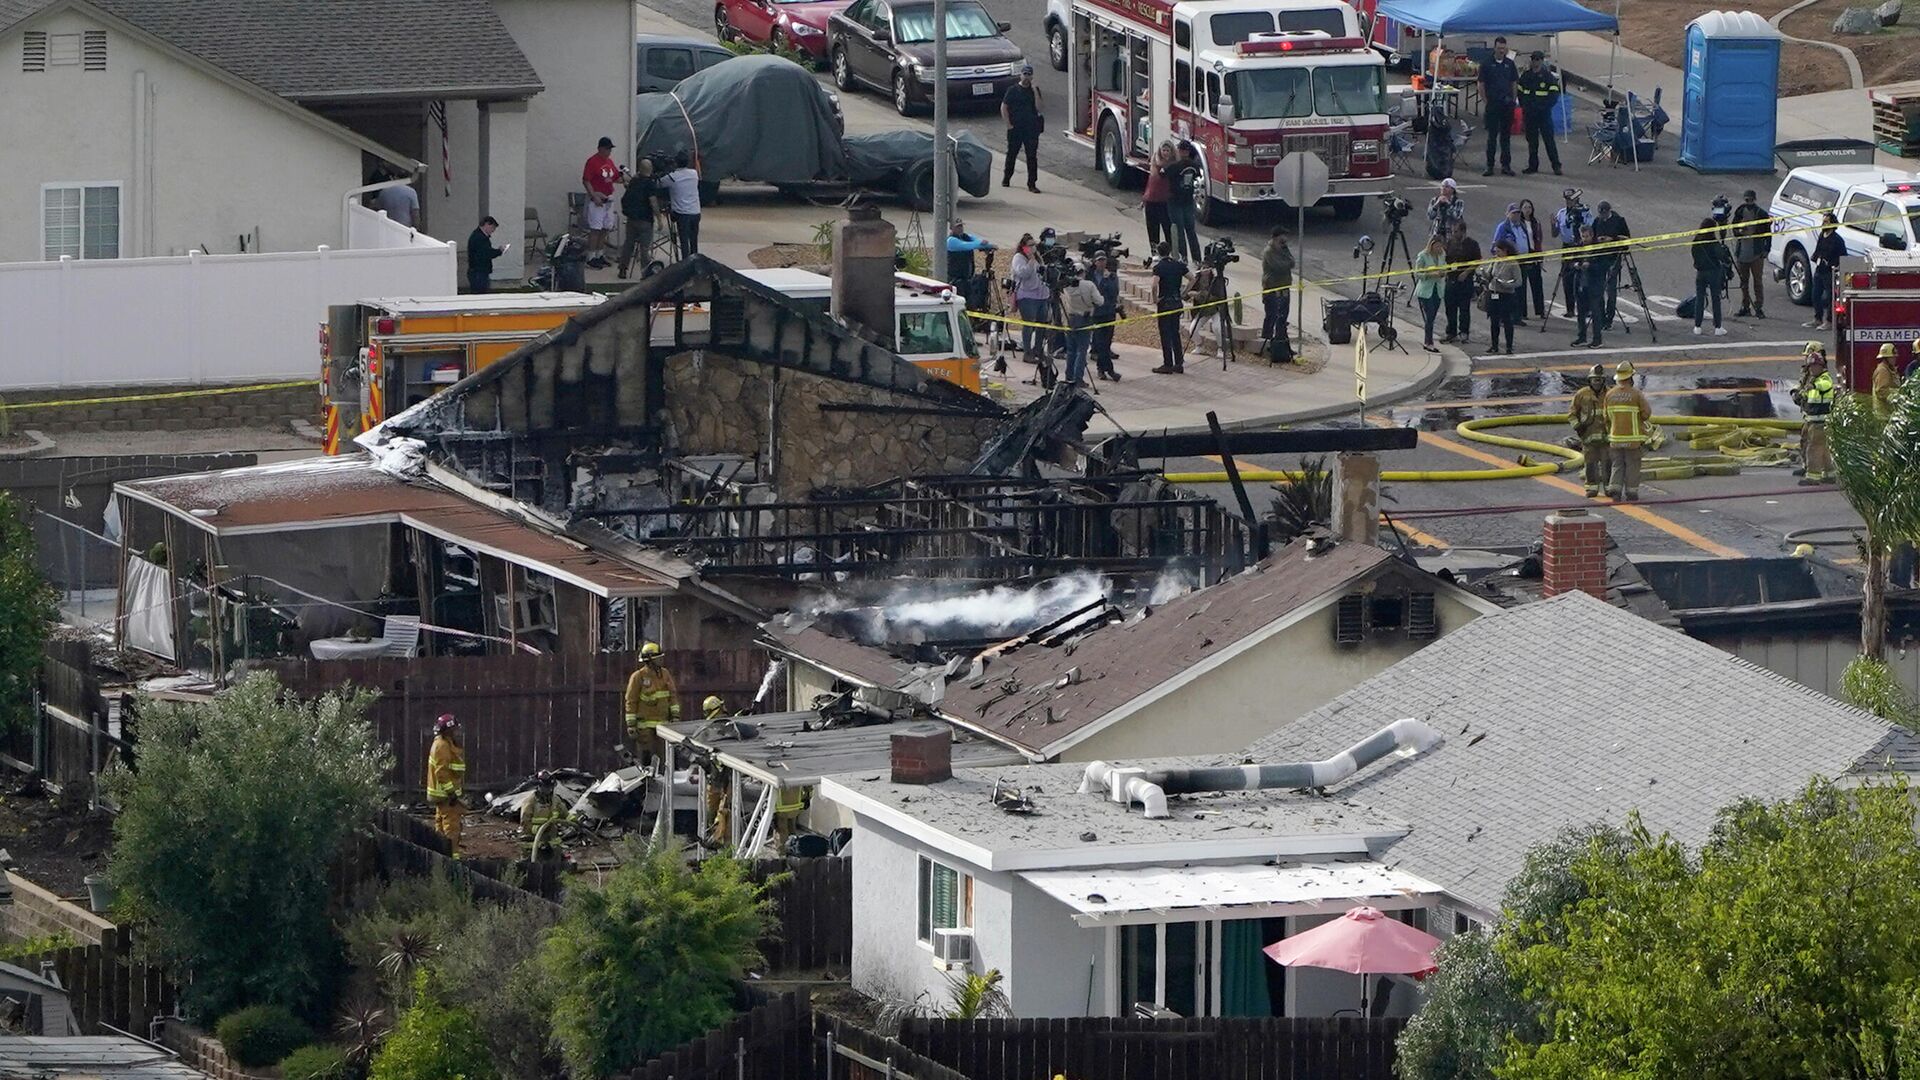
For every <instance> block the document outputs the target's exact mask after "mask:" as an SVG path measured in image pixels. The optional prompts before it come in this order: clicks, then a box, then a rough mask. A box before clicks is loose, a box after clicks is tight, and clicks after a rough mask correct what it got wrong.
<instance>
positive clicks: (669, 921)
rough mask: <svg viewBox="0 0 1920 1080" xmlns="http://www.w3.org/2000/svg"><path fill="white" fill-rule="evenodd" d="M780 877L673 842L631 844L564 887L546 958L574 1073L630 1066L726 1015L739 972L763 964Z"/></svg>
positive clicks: (561, 1038) (556, 1020) (559, 1034)
mask: <svg viewBox="0 0 1920 1080" xmlns="http://www.w3.org/2000/svg"><path fill="white" fill-rule="evenodd" d="M777 880H778V879H770V880H768V881H766V882H760V883H756V882H754V881H753V880H752V879H750V878H749V877H748V876H747V869H746V864H744V863H742V862H740V861H739V860H737V859H733V858H728V857H725V856H717V857H714V858H709V859H706V860H704V861H702V862H701V863H700V864H699V865H698V866H690V865H688V863H687V858H686V854H685V852H683V851H681V850H679V849H677V848H673V847H658V848H653V849H651V850H645V849H637V848H635V849H630V850H629V854H628V858H627V861H626V862H625V863H623V864H622V865H621V866H620V868H619V869H617V870H615V871H614V872H613V873H612V874H611V875H609V876H608V878H607V880H606V884H605V885H604V886H603V887H602V888H599V889H589V888H575V889H569V890H567V905H566V913H565V914H564V915H562V916H561V919H560V925H558V926H556V927H554V928H553V931H552V932H551V933H549V934H548V935H547V938H546V943H545V945H544V947H543V950H542V953H541V960H542V962H543V963H544V965H545V967H546V971H547V976H548V978H549V979H550V980H551V986H552V993H553V1030H554V1036H555V1038H556V1039H557V1040H558V1042H559V1043H560V1047H561V1050H562V1052H563V1053H564V1054H565V1056H566V1060H567V1065H568V1066H569V1067H570V1069H571V1071H572V1073H573V1075H574V1076H578V1077H587V1076H612V1075H615V1074H617V1073H621V1072H625V1071H627V1070H629V1069H631V1068H633V1067H634V1066H635V1065H639V1064H641V1063H642V1062H645V1061H647V1060H649V1059H651V1058H653V1057H655V1056H657V1055H658V1054H660V1053H661V1052H662V1051H665V1050H670V1049H672V1048H673V1047H675V1046H678V1045H680V1044H681V1043H683V1042H686V1041H687V1040H688V1039H692V1038H694V1037H696V1036H698V1035H700V1034H702V1033H704V1032H706V1031H708V1030H709V1029H711V1028H714V1027H716V1026H718V1025H719V1024H721V1023H723V1022H724V1021H725V1020H726V1019H727V1017H729V1016H731V1015H732V1014H733V987H732V980H734V979H737V978H739V977H740V976H741V975H742V974H744V973H745V972H746V970H747V969H748V968H750V967H752V966H753V965H755V964H758V963H760V949H759V941H760V939H761V938H763V937H765V936H766V934H767V931H768V929H769V928H770V927H771V925H772V922H773V901H771V900H769V899H768V898H767V895H766V890H767V887H768V886H769V885H772V884H774V883H775V881H777Z"/></svg>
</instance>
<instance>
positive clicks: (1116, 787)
mask: <svg viewBox="0 0 1920 1080" xmlns="http://www.w3.org/2000/svg"><path fill="white" fill-rule="evenodd" d="M1439 744H1440V732H1438V731H1437V730H1435V729H1434V728H1433V727H1431V726H1430V725H1428V724H1424V723H1422V722H1420V721H1418V720H1413V719H1404V720H1395V721H1394V722H1393V723H1391V724H1388V725H1387V726H1386V727H1383V728H1381V729H1380V730H1379V731H1376V732H1374V733H1373V734H1372V735H1369V736H1367V737H1366V738H1364V739H1362V740H1360V741H1359V742H1357V743H1355V744H1354V745H1352V746H1350V747H1348V748H1347V749H1345V750H1343V751H1341V752H1340V753H1338V754H1335V755H1334V756H1333V757H1330V758H1327V759H1325V760H1323V761H1301V762H1289V763H1287V764H1282V765H1227V766H1218V767H1212V768H1198V769H1156V770H1153V771H1147V770H1144V769H1126V768H1119V767H1116V766H1113V765H1109V764H1108V763H1106V762H1104V761H1095V762H1091V763H1089V764H1088V765H1087V772H1086V775H1085V777H1083V778H1082V780H1081V782H1080V791H1081V793H1082V794H1090V793H1093V792H1095V791H1101V790H1104V791H1105V792H1106V794H1107V797H1108V798H1110V799H1112V800H1113V801H1114V802H1118V803H1123V804H1126V805H1132V804H1133V803H1135V802H1138V803H1140V804H1141V805H1142V806H1143V807H1145V808H1146V812H1147V816H1148V817H1166V816H1167V813H1168V812H1167V796H1168V795H1187V794H1192V793H1195V792H1201V791H1257V790H1263V789H1268V788H1316V787H1328V786H1330V785H1333V784H1337V783H1339V782H1340V781H1342V780H1345V779H1346V778H1348V777H1350V776H1352V775H1353V774H1354V773H1356V772H1359V771H1360V770H1361V769H1364V768H1366V767H1367V766H1368V765H1371V764H1373V763H1374V762H1376V761H1378V760H1380V759H1381V758H1383V757H1386V756H1387V755H1388V754H1391V753H1394V752H1395V751H1398V750H1410V751H1412V752H1413V753H1416V754H1417V753H1421V752H1424V751H1427V750H1431V749H1433V748H1434V747H1435V746H1438V745H1439Z"/></svg>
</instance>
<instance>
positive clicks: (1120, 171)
mask: <svg viewBox="0 0 1920 1080" xmlns="http://www.w3.org/2000/svg"><path fill="white" fill-rule="evenodd" d="M1099 147H1100V150H1099V154H1098V157H1097V160H1096V161H1095V162H1094V164H1096V165H1098V166H1099V167H1100V171H1101V172H1102V173H1103V174H1105V175H1106V178H1107V186H1108V187H1111V188H1114V189H1116V190H1124V189H1126V188H1129V187H1132V186H1133V179H1134V176H1135V170H1134V167H1133V166H1131V165H1129V164H1127V152H1126V149H1125V148H1124V147H1123V145H1122V144H1121V142H1120V125H1119V124H1116V123H1114V122H1113V117H1112V116H1111V115H1108V116H1105V117H1102V118H1101V120H1100V142H1099Z"/></svg>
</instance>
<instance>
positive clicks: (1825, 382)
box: [1793, 349, 1834, 484]
mask: <svg viewBox="0 0 1920 1080" xmlns="http://www.w3.org/2000/svg"><path fill="white" fill-rule="evenodd" d="M1833 390H1834V384H1833V375H1832V374H1830V373H1829V372H1828V371H1827V356H1826V353H1824V352H1821V351H1819V350H1818V349H1814V350H1813V351H1811V352H1809V353H1808V354H1807V359H1806V374H1805V376H1804V377H1803V378H1801V380H1800V387H1799V389H1797V390H1795V391H1794V392H1793V400H1794V403H1795V404H1797V405H1799V406H1800V413H1801V418H1802V420H1803V421H1804V423H1803V424H1802V426H1801V429H1800V456H1801V458H1802V459H1804V461H1805V464H1806V468H1807V471H1806V475H1805V476H1802V477H1801V478H1800V482H1801V483H1802V484H1824V483H1826V482H1827V481H1829V480H1831V479H1833V451H1832V450H1831V448H1830V447H1829V445H1828V443H1827V414H1828V413H1830V412H1831V411H1832V410H1833Z"/></svg>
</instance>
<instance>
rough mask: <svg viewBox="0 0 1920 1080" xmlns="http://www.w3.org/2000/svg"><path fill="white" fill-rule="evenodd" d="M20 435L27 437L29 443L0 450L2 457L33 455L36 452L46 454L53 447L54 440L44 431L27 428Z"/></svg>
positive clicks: (0, 456)
mask: <svg viewBox="0 0 1920 1080" xmlns="http://www.w3.org/2000/svg"><path fill="white" fill-rule="evenodd" d="M20 436H21V438H24V439H26V440H27V442H28V444H29V445H27V446H16V447H14V448H12V449H10V450H0V458H21V457H32V456H34V455H35V454H44V453H46V452H47V451H49V450H51V449H53V440H52V439H50V438H48V437H47V434H46V433H45V432H43V431H34V430H33V429H31V428H25V429H22V430H21V432H20Z"/></svg>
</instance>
